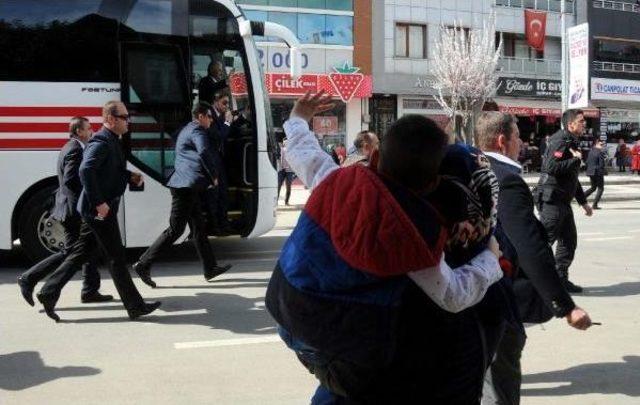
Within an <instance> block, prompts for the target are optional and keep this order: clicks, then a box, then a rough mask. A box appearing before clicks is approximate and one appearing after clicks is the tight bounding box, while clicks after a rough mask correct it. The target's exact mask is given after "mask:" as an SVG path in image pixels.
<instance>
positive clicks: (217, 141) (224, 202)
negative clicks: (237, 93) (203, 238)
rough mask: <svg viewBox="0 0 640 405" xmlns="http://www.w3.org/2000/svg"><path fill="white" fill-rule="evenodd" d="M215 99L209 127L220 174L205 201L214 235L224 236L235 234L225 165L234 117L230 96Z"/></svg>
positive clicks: (218, 94) (215, 96)
mask: <svg viewBox="0 0 640 405" xmlns="http://www.w3.org/2000/svg"><path fill="white" fill-rule="evenodd" d="M213 99H214V102H213V108H212V114H213V120H212V122H211V126H210V127H209V140H210V142H211V148H212V150H213V156H214V160H215V168H216V172H217V174H218V185H217V187H214V188H212V189H209V190H207V192H206V195H205V200H206V201H207V205H208V209H209V213H210V214H211V216H212V220H213V222H214V224H215V226H214V228H215V232H214V233H215V234H218V235H224V234H229V233H232V232H233V229H232V228H231V224H230V223H229V219H228V216H227V213H228V209H229V208H228V207H229V203H228V198H227V193H228V181H227V170H226V167H225V164H224V162H225V159H224V155H225V145H226V142H227V138H228V137H229V132H230V130H231V123H232V121H233V117H232V114H231V111H229V103H230V99H229V94H227V93H216V94H215V95H214V97H213Z"/></svg>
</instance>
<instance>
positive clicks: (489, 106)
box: [482, 100, 500, 111]
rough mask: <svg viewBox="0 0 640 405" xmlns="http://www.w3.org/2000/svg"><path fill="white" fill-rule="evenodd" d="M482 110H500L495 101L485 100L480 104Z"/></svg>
mask: <svg viewBox="0 0 640 405" xmlns="http://www.w3.org/2000/svg"><path fill="white" fill-rule="evenodd" d="M482 111H500V107H498V103H496V102H495V101H493V100H487V101H485V102H484V105H483V106H482Z"/></svg>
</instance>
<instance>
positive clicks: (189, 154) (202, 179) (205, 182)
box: [133, 101, 231, 288]
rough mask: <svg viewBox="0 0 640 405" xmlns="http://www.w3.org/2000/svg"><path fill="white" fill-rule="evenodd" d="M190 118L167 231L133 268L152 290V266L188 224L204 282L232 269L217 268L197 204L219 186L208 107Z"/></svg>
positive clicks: (172, 184) (173, 180) (180, 143)
mask: <svg viewBox="0 0 640 405" xmlns="http://www.w3.org/2000/svg"><path fill="white" fill-rule="evenodd" d="M192 115H193V121H191V122H190V123H189V124H187V125H186V126H185V127H184V128H183V129H182V130H181V131H180V133H179V134H178V140H177V142H176V153H175V156H176V157H175V164H174V167H175V171H174V172H173V174H172V175H171V177H170V178H169V181H168V182H167V187H169V190H170V192H171V214H170V216H169V227H168V228H167V229H165V230H164V232H162V234H161V235H160V236H159V237H158V238H157V239H156V240H155V241H154V242H153V243H152V244H151V246H149V248H148V249H147V250H146V251H145V252H144V253H143V254H142V256H140V259H138V261H137V262H136V263H134V265H133V269H134V270H135V271H136V273H138V275H139V276H140V278H141V279H142V281H143V282H144V283H145V284H147V285H148V286H150V287H153V288H155V287H156V283H155V282H154V281H153V280H152V279H151V265H152V264H153V262H155V261H156V260H157V259H158V257H159V256H160V254H161V253H162V252H165V251H166V250H167V249H168V248H169V247H171V245H173V242H175V241H176V240H177V239H178V238H179V237H180V236H182V234H183V233H184V230H185V228H186V226H187V224H189V228H190V229H191V232H192V235H193V241H194V243H195V246H196V251H197V252H198V256H199V257H200V261H201V263H202V267H203V272H204V278H205V279H206V280H207V281H209V280H211V279H213V278H214V277H216V276H219V275H220V274H222V273H224V272H226V271H227V270H229V269H230V268H231V265H228V264H227V265H224V266H218V263H217V261H216V257H215V255H214V253H213V249H212V248H211V244H210V243H209V238H208V236H207V232H206V228H205V223H204V219H203V217H202V206H201V203H200V201H201V195H202V192H203V191H204V190H206V189H207V188H212V187H215V186H216V185H218V177H217V175H218V171H217V169H216V164H215V160H214V157H213V153H212V150H211V146H210V144H209V138H208V133H207V130H208V129H209V127H210V126H211V123H212V121H213V119H214V118H213V111H212V110H211V105H210V104H209V103H206V102H204V101H201V102H198V103H197V104H196V105H195V107H194V108H193V114H192Z"/></svg>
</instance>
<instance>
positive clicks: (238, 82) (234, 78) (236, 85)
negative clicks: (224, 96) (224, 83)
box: [229, 73, 248, 96]
mask: <svg viewBox="0 0 640 405" xmlns="http://www.w3.org/2000/svg"><path fill="white" fill-rule="evenodd" d="M229 87H230V88H231V94H233V95H234V96H239V95H245V94H247V93H248V89H247V77H246V76H245V74H244V73H232V74H231V76H230V77H229Z"/></svg>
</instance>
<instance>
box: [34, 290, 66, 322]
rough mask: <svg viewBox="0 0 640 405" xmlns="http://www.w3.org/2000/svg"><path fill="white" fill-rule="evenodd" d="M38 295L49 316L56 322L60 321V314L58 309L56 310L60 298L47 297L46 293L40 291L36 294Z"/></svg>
mask: <svg viewBox="0 0 640 405" xmlns="http://www.w3.org/2000/svg"><path fill="white" fill-rule="evenodd" d="M36 297H37V298H38V301H40V303H41V304H42V306H43V307H44V312H45V313H46V314H47V316H48V317H49V318H51V319H53V320H54V321H56V322H60V317H59V316H58V314H56V311H55V308H56V302H57V301H58V300H56V299H53V298H51V297H47V296H46V295H43V294H39V293H38V294H36Z"/></svg>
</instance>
